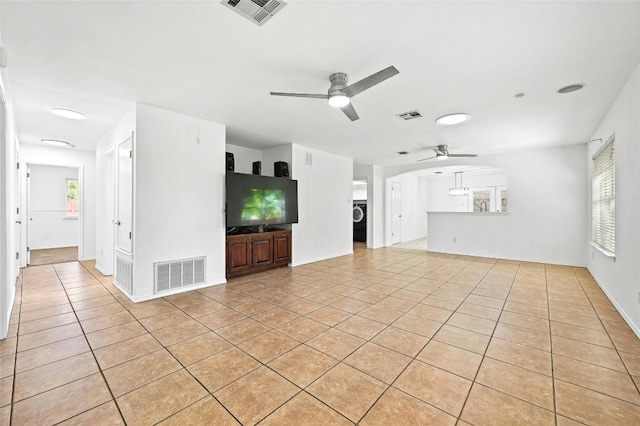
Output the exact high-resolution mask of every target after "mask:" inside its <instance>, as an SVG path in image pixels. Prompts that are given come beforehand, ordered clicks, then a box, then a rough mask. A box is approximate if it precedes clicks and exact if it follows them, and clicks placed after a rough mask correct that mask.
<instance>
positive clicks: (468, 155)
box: [449, 154, 478, 157]
mask: <svg viewBox="0 0 640 426" xmlns="http://www.w3.org/2000/svg"><path fill="white" fill-rule="evenodd" d="M477 156H478V154H449V157H477Z"/></svg>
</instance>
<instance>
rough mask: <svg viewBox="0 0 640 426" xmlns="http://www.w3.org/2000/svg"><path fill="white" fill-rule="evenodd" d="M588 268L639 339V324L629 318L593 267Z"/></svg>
mask: <svg viewBox="0 0 640 426" xmlns="http://www.w3.org/2000/svg"><path fill="white" fill-rule="evenodd" d="M587 270H588V271H589V273H590V274H591V276H592V277H593V279H594V280H595V282H596V284H598V287H600V290H602V292H603V293H604V294H605V296H607V299H609V302H611V304H612V305H613V306H614V307H615V308H616V311H618V313H619V314H620V316H622V318H624V320H625V322H626V323H627V325H628V326H629V328H631V330H632V331H633V332H634V333H635V334H636V336H638V339H640V328H638V326H636V324H634V323H633V321H631V318H629V316H628V315H627V314H626V312H625V311H624V309H622V307H621V306H620V305H619V304H618V303H617V302H616V300H615V298H614V297H613V296H612V295H611V293H609V291H608V290H607V288H606V287H605V286H604V285H603V284H602V283H601V282H600V280H599V279H598V277H597V276H596V274H595V273H594V272H593V271H592V270H591V268H589V267H588V266H587Z"/></svg>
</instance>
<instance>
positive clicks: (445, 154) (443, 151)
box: [418, 145, 478, 161]
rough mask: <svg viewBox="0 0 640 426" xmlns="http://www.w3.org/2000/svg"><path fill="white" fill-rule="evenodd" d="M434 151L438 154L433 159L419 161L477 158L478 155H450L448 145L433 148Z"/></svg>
mask: <svg viewBox="0 0 640 426" xmlns="http://www.w3.org/2000/svg"><path fill="white" fill-rule="evenodd" d="M433 151H434V152H435V153H436V155H435V156H433V157H428V158H423V159H421V160H418V161H426V160H431V159H433V158H436V159H438V160H446V159H447V158H454V157H477V156H478V154H449V150H448V149H447V145H438V147H437V148H433Z"/></svg>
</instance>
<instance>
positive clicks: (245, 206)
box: [226, 173, 298, 227]
mask: <svg viewBox="0 0 640 426" xmlns="http://www.w3.org/2000/svg"><path fill="white" fill-rule="evenodd" d="M226 184H227V185H226V186H227V227H238V226H256V225H278V224H286V223H297V222H298V182H297V181H295V180H291V179H286V178H274V177H269V176H259V175H248V174H242V173H227V179H226Z"/></svg>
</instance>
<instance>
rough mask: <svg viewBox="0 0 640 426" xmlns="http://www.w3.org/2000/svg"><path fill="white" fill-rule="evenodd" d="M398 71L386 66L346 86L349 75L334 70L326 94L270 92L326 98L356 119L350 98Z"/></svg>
mask: <svg viewBox="0 0 640 426" xmlns="http://www.w3.org/2000/svg"><path fill="white" fill-rule="evenodd" d="M398 73H399V71H398V70H397V69H396V67H394V66H390V67H387V68H385V69H383V70H381V71H378V72H377V73H375V74H371V75H370V76H369V77H365V78H363V79H362V80H360V81H356V82H355V83H353V84H351V85H349V86H347V81H348V79H349V76H348V75H347V74H345V73H343V72H335V73H333V74H331V75H330V76H329V81H330V82H331V86H329V90H328V91H327V94H326V95H321V94H313V93H286V92H271V96H289V97H295V98H313V99H327V100H328V102H329V105H331V106H332V107H336V108H340V109H341V110H342V112H344V114H345V115H346V116H347V117H349V120H351V121H356V120H357V119H359V118H360V117H359V116H358V113H357V112H356V110H355V108H354V107H353V104H351V98H353V97H354V96H356V95H357V94H359V93H362V92H364V91H365V90H367V89H370V88H372V87H373V86H375V85H376V84H378V83H382V82H383V81H385V80H386V79H388V78H390V77H393V76H394V75H396V74H398Z"/></svg>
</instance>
